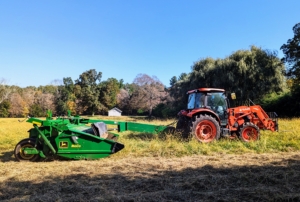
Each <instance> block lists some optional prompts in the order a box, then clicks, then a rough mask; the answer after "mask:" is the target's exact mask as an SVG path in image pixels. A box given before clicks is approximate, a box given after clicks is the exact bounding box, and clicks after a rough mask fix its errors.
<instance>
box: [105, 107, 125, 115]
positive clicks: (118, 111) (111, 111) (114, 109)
mask: <svg viewBox="0 0 300 202" xmlns="http://www.w3.org/2000/svg"><path fill="white" fill-rule="evenodd" d="M121 115H122V111H121V110H120V109H118V108H117V107H114V108H112V109H111V110H109V111H108V116H121Z"/></svg>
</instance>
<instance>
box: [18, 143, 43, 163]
mask: <svg viewBox="0 0 300 202" xmlns="http://www.w3.org/2000/svg"><path fill="white" fill-rule="evenodd" d="M34 147H35V139H31V138H28V139H24V140H21V141H20V142H19V143H18V144H17V145H16V147H15V150H14V155H15V158H16V160H17V161H38V160H39V159H40V155H38V154H25V153H24V149H25V148H34Z"/></svg>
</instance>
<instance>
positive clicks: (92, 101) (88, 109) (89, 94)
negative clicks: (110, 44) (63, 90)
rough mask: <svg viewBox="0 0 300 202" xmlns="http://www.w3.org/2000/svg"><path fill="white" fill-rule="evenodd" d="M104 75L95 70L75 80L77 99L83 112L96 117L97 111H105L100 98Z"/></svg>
mask: <svg viewBox="0 0 300 202" xmlns="http://www.w3.org/2000/svg"><path fill="white" fill-rule="evenodd" d="M101 77H102V73H101V72H99V73H97V71H96V70H95V69H91V70H88V71H86V72H83V73H82V74H81V75H80V76H79V78H78V79H77V80H75V85H76V86H75V88H77V90H76V89H75V90H76V92H77V98H78V99H79V105H80V106H81V109H82V111H83V112H85V113H88V114H92V115H94V114H95V113H96V112H97V111H99V110H102V109H103V105H102V104H101V102H100V100H99V97H100V86H99V84H100V81H101Z"/></svg>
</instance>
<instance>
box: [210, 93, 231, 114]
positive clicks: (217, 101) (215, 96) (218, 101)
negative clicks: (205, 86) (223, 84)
mask: <svg viewBox="0 0 300 202" xmlns="http://www.w3.org/2000/svg"><path fill="white" fill-rule="evenodd" d="M207 106H209V107H210V108H211V109H212V110H213V111H214V112H216V113H217V114H218V115H219V116H220V118H221V119H222V116H224V114H225V112H226V110H227V103H226V97H225V95H224V93H220V92H216V93H208V94H207Z"/></svg>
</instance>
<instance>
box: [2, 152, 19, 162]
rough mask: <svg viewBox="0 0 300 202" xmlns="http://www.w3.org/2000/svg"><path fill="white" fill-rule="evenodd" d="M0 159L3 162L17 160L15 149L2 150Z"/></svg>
mask: <svg viewBox="0 0 300 202" xmlns="http://www.w3.org/2000/svg"><path fill="white" fill-rule="evenodd" d="M0 161H1V162H9V161H16V159H15V157H14V152H13V151H6V152H0Z"/></svg>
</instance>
